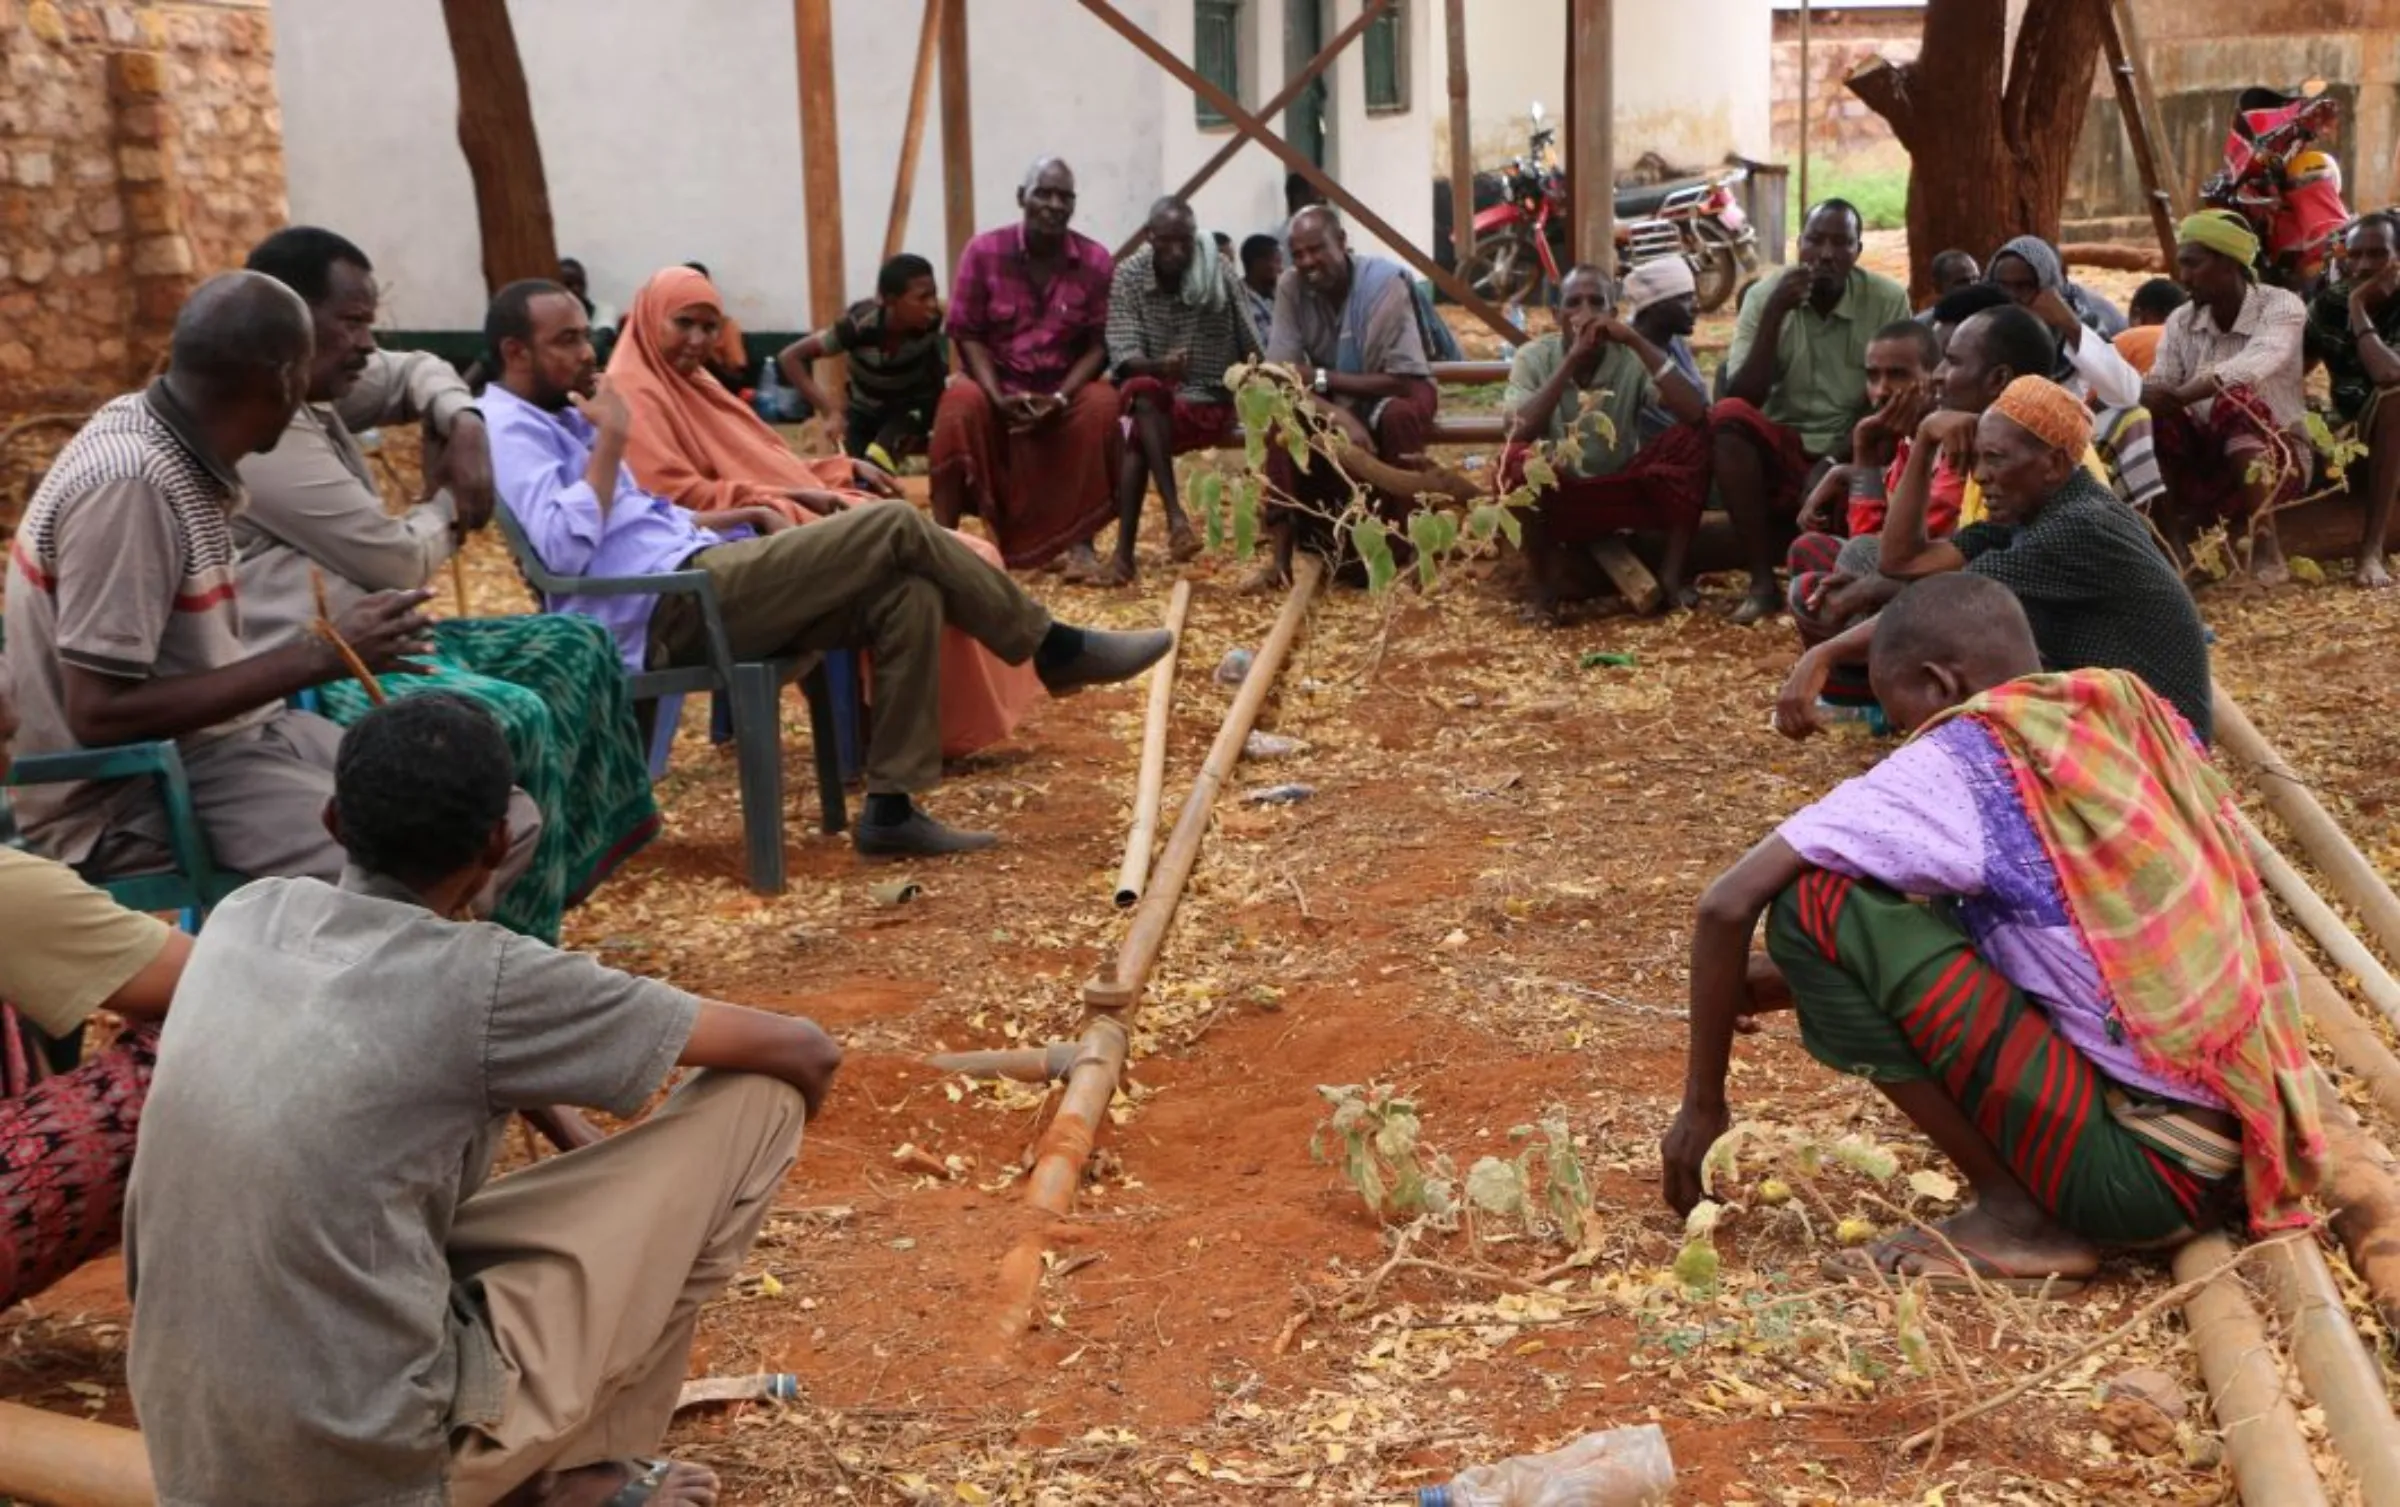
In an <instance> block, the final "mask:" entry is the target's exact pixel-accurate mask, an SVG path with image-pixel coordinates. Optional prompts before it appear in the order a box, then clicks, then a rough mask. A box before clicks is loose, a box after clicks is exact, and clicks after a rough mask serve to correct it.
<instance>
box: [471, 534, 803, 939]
mask: <svg viewBox="0 0 2400 1507" xmlns="http://www.w3.org/2000/svg"><path fill="white" fill-rule="evenodd" d="M494 517H495V518H496V520H497V521H498V523H499V525H500V533H501V536H502V537H503V538H505V539H506V540H507V541H508V548H509V552H510V553H511V554H512V555H514V556H515V557H516V561H517V569H518V570H519V571H521V572H523V573H524V576H525V581H526V584H528V585H529V586H531V587H532V588H533V589H534V590H535V591H536V592H538V593H540V594H542V595H543V596H545V597H562V596H587V597H598V596H658V597H665V596H690V597H693V598H696V599H697V601H698V603H699V607H700V618H701V624H702V627H703V628H704V630H705V632H706V635H707V643H708V652H707V655H706V658H705V660H704V661H703V662H702V663H700V664H697V665H686V666H678V667H676V668H672V669H665V670H644V671H641V672H639V673H637V674H630V675H627V676H626V677H625V689H626V692H627V693H628V694H629V695H630V696H632V698H633V699H634V700H635V701H636V702H643V701H649V702H657V701H661V700H662V699H663V698H666V697H670V696H677V697H680V696H688V695H692V694H694V693H696V692H701V691H713V692H717V693H720V694H721V695H722V696H723V697H724V698H725V701H726V703H727V704H728V705H729V706H730V707H731V709H732V713H731V714H732V717H733V732H734V767H735V770H736V771H737V774H738V776H739V780H740V784H741V793H742V845H743V847H744V849H745V850H746V853H747V857H748V862H749V874H750V887H751V888H752V889H754V890H756V891H758V892H759V893H760V894H762V895H775V894H781V893H782V892H783V890H784V887H785V884H786V880H787V869H786V865H785V862H784V851H783V720H782V718H781V717H780V716H779V715H778V713H777V707H776V703H777V701H778V700H779V699H780V698H781V696H782V693H783V686H784V683H785V682H786V681H790V680H798V681H799V682H800V684H801V690H802V693H803V694H804V695H805V696H806V698H807V700H808V723H809V740H810V742H811V744H812V745H813V749H812V751H813V752H814V754H815V756H816V767H817V801H818V806H819V818H820V825H821V826H822V827H823V829H824V830H825V831H827V832H829V833H831V832H840V831H843V830H845V829H847V828H848V826H849V824H850V815H849V808H848V805H847V803H846V801H845V799H844V797H843V794H842V767H841V738H840V734H839V729H838V718H837V717H836V715H835V711H834V699H833V695H832V692H831V689H830V687H829V686H828V685H827V683H826V676H825V668H824V663H823V661H824V656H822V655H814V654H810V655H799V656H790V657H785V658H779V659H753V660H737V659H735V658H734V657H733V648H732V642H731V640H730V639H728V638H727V636H726V633H725V617H724V614H723V612H722V611H720V610H719V608H718V605H717V588H716V585H715V583H713V582H712V581H710V580H709V578H708V572H707V571H704V570H673V571H665V572H662V573H660V574H658V575H652V576H562V575H559V574H557V573H555V572H553V571H551V570H550V569H549V568H548V567H546V566H544V565H543V564H542V560H541V556H539V555H537V554H535V553H534V550H533V542H532V540H530V539H529V538H527V537H526V534H525V527H524V525H523V524H522V523H521V522H519V521H518V519H517V517H516V515H515V514H514V513H512V512H510V511H509V509H508V507H507V505H506V504H503V505H501V506H500V507H499V508H497V509H495V510H494Z"/></svg>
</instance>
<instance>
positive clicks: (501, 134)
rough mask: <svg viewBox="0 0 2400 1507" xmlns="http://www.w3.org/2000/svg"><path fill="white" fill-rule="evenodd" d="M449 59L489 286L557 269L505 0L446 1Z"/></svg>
mask: <svg viewBox="0 0 2400 1507" xmlns="http://www.w3.org/2000/svg"><path fill="white" fill-rule="evenodd" d="M442 21H443V23H444V24H445V25H446V26H447V27H448V28H449V31H450V59H451V62H452V63H453V65H455V66H456V68H457V70H458V145H459V150H461V151H462V152H464V153H466V157H467V171H468V172H469V173H471V174H473V175H474V178H475V218H476V220H477V222H478V224H479V225H480V227H481V229H482V232H483V281H484V290H485V291H486V292H490V293H497V292H498V291H500V289H501V288H503V287H505V286H506V285H508V284H509V283H512V282H515V281H516V280H518V279H519V278H525V277H556V276H557V275H558V237H557V233H556V231H555V230H553V229H552V227H551V223H550V190H549V186H548V184H547V183H546V182H545V180H544V178H543V176H542V143H541V138H540V137H539V136H537V135H536V134H535V133H534V128H533V100H532V99H531V97H530V96H528V95H527V93H526V92H525V64H524V62H523V60H522V59H520V58H519V57H518V56H517V34H516V32H515V30H514V29H513V28H512V27H511V26H510V25H509V21H508V3H507V0H442Z"/></svg>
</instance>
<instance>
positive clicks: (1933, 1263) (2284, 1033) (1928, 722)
mask: <svg viewBox="0 0 2400 1507" xmlns="http://www.w3.org/2000/svg"><path fill="white" fill-rule="evenodd" d="M1869 674H1870V675H1871V677H1872V678H1873V682H1874V687H1875V694H1876V695H1877V697H1878V698H1880V700H1881V701H1882V703H1883V706H1884V708H1885V710H1886V712H1887V713H1889V714H1890V716H1891V718H1892V721H1893V722H1894V724H1895V725H1897V726H1900V727H1902V728H1907V729H1912V730H1914V731H1915V733H1916V736H1915V737H1914V738H1913V739H1912V741H1910V742H1909V743H1907V744H1905V745H1904V746H1902V747H1901V748H1900V749H1899V750H1898V751H1896V752H1895V753H1893V754H1892V755H1891V756H1890V757H1889V758H1887V759H1885V760H1884V761H1883V762H1882V763H1881V764H1879V765H1877V766H1876V767H1875V768H1874V769H1872V770H1870V771H1869V772H1868V773H1866V774H1865V775H1863V776H1861V777H1859V778H1857V779H1854V780H1851V781H1849V782H1847V783H1845V784H1843V785H1842V786H1841V787H1840V788H1838V789H1836V790H1835V791H1834V792H1833V793H1832V794H1831V795H1828V796H1826V797H1825V798H1824V799H1822V800H1820V801H1818V802H1817V803H1816V804H1814V805H1812V806H1810V807H1808V808H1807V809H1805V810H1803V811H1801V812H1800V813H1799V814H1798V815H1796V816H1794V817H1792V818H1791V819H1790V820H1788V821H1786V822H1785V823H1784V824H1783V825H1782V827H1780V828H1778V829H1777V831H1776V832H1775V834H1774V835H1773V836H1771V837H1769V838H1767V840H1766V841H1764V842H1762V843H1760V844H1759V845H1758V846H1757V847H1755V848H1753V849H1752V850H1751V851H1750V852H1749V853H1748V854H1746V855H1745V856H1744V857H1743V858H1742V859H1741V861H1740V862H1738V863H1736V864H1735V865H1734V866H1733V867H1732V868H1731V869H1728V870H1727V871H1726V872H1725V873H1724V874H1722V875H1720V876H1719V877H1718V878H1717V880H1716V882H1715V883H1713V884H1712V885H1710V886H1709V889H1708V892H1707V894H1706V895H1704V896H1703V897H1702V898H1701V901H1700V912H1699V918H1698V921H1697V923H1696V925H1695V927H1694V930H1693V935H1692V1005H1691V1012H1692V1013H1691V1027H1692V1044H1691V1056H1690V1059H1689V1066H1688V1071H1687V1075H1686V1079H1685V1084H1684V1097H1683V1107H1682V1110H1681V1111H1680V1112H1679V1113H1678V1114H1677V1115H1676V1117H1675V1123H1674V1125H1673V1127H1672V1128H1671V1129H1670V1130H1669V1131H1668V1132H1667V1136H1666V1140H1665V1143H1664V1145H1663V1147H1662V1153H1663V1160H1664V1164H1665V1184H1666V1195H1667V1200H1668V1202H1669V1203H1671V1204H1673V1205H1674V1206H1675V1208H1677V1209H1678V1210H1689V1209H1690V1208H1691V1207H1692V1206H1693V1205H1694V1204H1695V1203H1697V1202H1698V1201H1699V1200H1700V1198H1701V1197H1702V1193H1703V1188H1702V1181H1701V1169H1702V1166H1703V1163H1704V1162H1705V1160H1706V1158H1707V1155H1708V1151H1709V1147H1710V1146H1711V1145H1712V1144H1713V1143H1714V1142H1715V1141H1716V1139H1717V1138H1718V1137H1719V1136H1720V1135H1722V1134H1723V1133H1724V1131H1725V1129H1726V1127H1727V1125H1728V1123H1729V1119H1730V1116H1729V1113H1728V1110H1727V1107H1726V1101H1725V1078H1726V1071H1727V1067H1728V1064H1729V1061H1730V1058H1731V1055H1732V1046H1733V1037H1734V1033H1735V1030H1736V1026H1737V1024H1738V1023H1739V1022H1740V1021H1741V1020H1742V1019H1743V1018H1745V1017H1748V1016H1751V1015H1755V1014H1758V1013H1760V1012H1763V1011H1767V1010H1775V1009H1782V1008H1786V1007H1789V1008H1792V1009H1795V1010H1797V1011H1798V1013H1799V1017H1800V1039H1801V1043H1802V1045H1804V1046H1805V1047H1806V1048H1807V1050H1808V1052H1809V1054H1810V1055H1811V1056H1813V1057H1815V1058H1816V1059H1817V1060H1818V1061H1819V1062H1822V1063H1824V1064H1825V1065H1826V1066H1828V1067H1831V1068H1833V1069H1835V1070H1836V1071H1839V1072H1845V1073H1855V1074H1857V1075H1859V1076H1860V1077H1863V1078H1866V1079H1868V1080H1869V1081H1871V1082H1872V1083H1873V1084H1874V1085H1875V1087H1876V1089H1877V1091H1878V1092H1880V1093H1881V1094H1883V1096H1884V1097H1885V1098H1887V1099H1889V1100H1890V1101H1891V1103H1892V1105H1893V1107H1895V1108H1896V1109H1898V1110H1899V1111H1900V1112H1901V1113H1902V1114H1904V1115H1906V1116H1908V1118H1909V1119H1910V1120H1911V1121H1913V1122H1914V1123H1915V1124H1916V1126H1917V1128H1918V1129H1920V1130H1922V1131H1923V1132H1924V1133H1925V1134H1926V1136H1927V1137H1929V1138H1930V1139H1931V1140H1932V1141H1933V1143H1934V1145H1935V1146H1936V1147H1937V1148H1939V1149H1940V1151H1941V1152H1942V1154H1943V1155H1944V1156H1946V1157H1948V1158H1949V1159H1950V1161H1951V1162H1952V1163H1953V1164H1954V1165H1955V1166H1956V1167H1957V1169H1958V1170H1959V1172H1960V1173H1961V1174H1963V1175H1964V1176H1965V1178H1966V1180H1967V1182H1968V1184H1969V1185H1970V1186H1971V1188H1972V1190H1973V1194H1974V1202H1973V1203H1972V1204H1971V1205H1969V1206H1968V1207H1967V1208H1966V1209H1965V1210H1964V1211H1962V1212H1961V1213H1959V1214H1956V1215H1953V1216H1952V1217H1951V1218H1949V1219H1948V1220H1945V1221H1943V1222H1942V1224H1941V1225H1940V1226H1938V1229H1939V1231H1940V1235H1941V1237H1942V1238H1941V1239H1938V1240H1937V1239H1934V1238H1931V1237H1929V1236H1927V1235H1925V1234H1924V1233H1922V1232H1921V1231H1918V1230H1914V1229H1910V1230H1903V1231H1901V1232H1900V1233H1898V1234H1895V1235H1893V1236H1891V1237H1889V1238H1887V1239H1885V1240H1883V1241H1882V1242H1880V1243H1878V1244H1876V1245H1874V1246H1872V1247H1870V1248H1868V1249H1866V1250H1864V1251H1860V1252H1855V1253H1844V1254H1845V1256H1846V1257H1849V1258H1851V1259H1847V1260H1842V1261H1838V1262H1835V1263H1830V1264H1831V1265H1834V1266H1838V1267H1839V1268H1840V1270H1839V1271H1837V1272H1835V1273H1834V1275H1839V1276H1853V1277H1864V1278H1867V1279H1868V1280H1873V1279H1874V1274H1875V1273H1876V1272H1883V1273H1892V1274H1899V1275H1907V1276H1920V1275H1921V1276H1926V1277H1930V1278H1933V1279H1934V1285H1935V1286H1936V1287H1942V1286H1955V1285H1963V1284H1964V1283H1965V1281H1966V1279H1967V1277H1968V1276H1969V1274H1970V1273H1971V1274H1972V1275H1973V1276H1974V1277H1975V1278H1977V1279H1980V1280H1982V1281H1984V1282H1987V1283H1998V1284H2002V1285H2007V1286H2015V1287H2020V1288H2035V1287H2039V1286H2040V1285H2041V1284H2042V1283H2044V1282H2046V1281H2047V1282H2050V1283H2051V1286H2050V1291H2052V1292H2053V1293H2063V1292H2067V1291H2073V1290H2075V1289H2078V1288H2080V1287H2081V1286H2082V1284H2083V1282H2084V1280H2085V1279H2087V1278H2089V1277H2090V1276H2091V1275H2092V1274H2093V1273H2094V1272H2095V1271H2096V1270H2097V1269H2098V1266H2099V1261H2100V1253H2101V1250H2102V1248H2103V1247H2107V1246H2117V1247H2158V1246H2164V1245H2171V1244H2176V1243H2180V1242H2181V1241H2182V1240H2184V1239H2186V1238H2188V1237H2189V1236H2191V1235H2193V1234H2194V1233H2197V1232H2199V1231H2202V1230H2206V1229H2208V1228H2211V1227H2212V1226H2214V1225H2216V1224H2218V1223H2219V1222H2221V1221H2222V1220H2224V1219H2225V1218H2226V1217H2227V1216H2228V1215H2229V1214H2230V1213H2232V1211H2233V1210H2235V1209H2236V1208H2238V1207H2240V1206H2241V1205H2242V1204H2244V1203H2245V1202H2246V1203H2247V1206H2248V1212H2249V1217H2250V1220H2251V1223H2252V1224H2253V1225H2254V1226H2255V1227H2256V1228H2258V1229H2261V1230H2268V1229H2276V1228H2280V1227H2284V1226H2288V1225H2294V1224H2304V1223H2306V1222H2307V1220H2308V1217H2309V1216H2308V1214H2307V1212H2306V1210H2305V1209H2304V1208H2303V1207H2302V1203H2301V1201H2302V1200H2303V1199H2304V1198H2305V1197H2306V1196H2307V1194H2308V1192H2309V1190H2310V1189H2311V1188H2313V1187H2314V1186H2315V1185H2316V1183H2317V1180H2318V1178H2319V1176H2320V1175H2321V1173H2322V1172H2323V1170H2324V1158H2325V1139H2324V1133H2323V1131H2322V1129H2321V1127H2320V1126H2319V1124H2318V1120H2317V1109H2316V1100H2315V1097H2314V1094H2313V1092H2312V1089H2311V1085H2310V1083H2309V1062H2308V1048H2307V1044H2306V1041H2305V1039H2304V1037H2303V1035H2302V1032H2301V1027H2300V1016H2299V1006H2298V1001H2297V996H2296V994H2295V992H2294V986H2293V979H2292V973H2291V969H2290V965H2289V964H2288V962H2287V961H2286V959H2285V957H2284V955H2283V940H2282V936H2281V934H2280V933H2279V932H2278V930H2277V928H2276V925H2275V920H2274V917H2273V914H2272V913H2271V912H2270V910H2269V909H2268V906H2267V902H2266V899H2265V897H2264V895H2263V893H2262V891H2261V889H2260V886H2259V879H2258V875H2257V873H2256V872H2255V871H2254V870H2253V869H2252V868H2251V865H2250V858H2249V854H2248V851H2247V850H2246V849H2245V848H2244V846H2243V842H2242V836H2241V832H2240V829H2239V827H2238V825H2237V822H2236V816H2235V812H2234V807H2233V801H2232V797H2231V794H2230V793H2229V791H2228V788H2227V786H2226V784H2225V781H2224V780H2223V778H2222V777H2221V776H2219V775H2218V773H2217V772H2216V770H2215V769H2214V768H2213V767H2212V766H2211V765H2210V764H2209V762H2208V760H2207V757H2206V756H2205V755H2204V754H2203V753H2202V752H2201V749H2200V746H2199V743H2198V742H2197V740H2196V739H2195V738H2194V737H2193V735H2192V730H2191V727H2190V725H2189V724H2188V723H2186V722H2185V721H2184V720H2183V718H2182V717H2180V716H2179V715H2177V714H2176V712H2175V710H2174V708H2173V707H2172V706H2170V705H2168V704H2167V703H2166V702H2164V701H2162V700H2161V699H2159V698H2158V697H2157V696H2156V695H2154V694H2152V693H2151V691H2150V690H2149V689H2148V688H2147V687H2145V686H2144V685H2143V684H2142V682H2141V681H2140V680H2139V679H2138V678H2137V677H2135V676H2133V675H2130V674H2127V673H2125V672H2124V671H2121V670H2077V671H2072V672H2069V673H2066V674H2057V675H2051V674H2043V673H2041V659H2040V656H2039V655H2038V654H2037V652H2036V651H2035V648H2034V641H2033V631H2032V629H2031V627H2030V626H2028V624H2027V622H2026V619H2025V611H2024V609H2023V608H2022V607H2021V606H2020V605H2019V604H2018V602H2017V599H2016V598H2015V597H2014V596H2013V595H2011V594H2010V593H2009V591H2008V589H2007V588H2006V587H2004V586H2002V585H2001V584H2000V583H1999V582H1997V581H1992V580H1987V579H1984V578H1982V577H1979V576H1974V575H1968V574H1964V573H1956V574H1947V575H1941V576H1934V577H1931V578H1928V579H1926V580H1923V581H1920V582H1918V583H1916V584H1915V585H1913V586H1911V587H1909V588H1908V590H1906V591H1905V592H1903V593H1902V594H1901V595H1900V597H1899V599H1898V600H1897V601H1895V602H1894V603H1893V604H1892V605H1891V606H1890V607H1888V608H1886V609H1885V610H1884V612H1883V613H1882V615H1881V616H1880V617H1879V618H1877V620H1876V623H1875V636H1874V650H1873V655H1872V658H1871V659H1870V662H1869ZM1911 896H1916V897H1922V898H1920V899H1910V898H1908V897H1911ZM1762 912H1764V913H1767V915H1768V920H1767V954H1768V957H1767V959H1755V958H1753V957H1752V956H1751V952H1750V939H1751V934H1752V932H1753V931H1754V930H1755V929H1756V928H1757V925H1758V919H1759V916H1760V914H1761V913H1762ZM1769 960H1771V963H1770V961H1769ZM2237 1174H2238V1178H2237Z"/></svg>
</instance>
